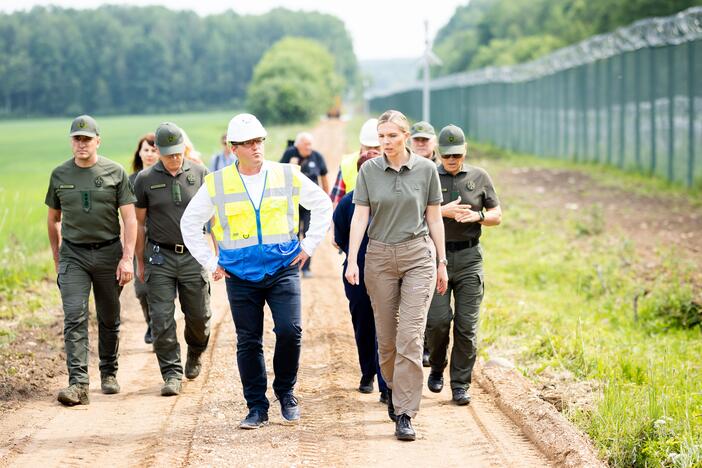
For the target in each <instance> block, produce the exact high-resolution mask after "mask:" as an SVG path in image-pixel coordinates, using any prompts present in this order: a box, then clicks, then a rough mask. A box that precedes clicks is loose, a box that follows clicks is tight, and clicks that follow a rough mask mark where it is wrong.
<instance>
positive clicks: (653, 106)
mask: <svg viewBox="0 0 702 468" xmlns="http://www.w3.org/2000/svg"><path fill="white" fill-rule="evenodd" d="M648 50H650V57H651V58H650V60H649V64H648V65H649V66H648V68H649V73H650V75H651V76H650V79H651V93H650V94H651V95H650V101H651V174H655V173H656V166H657V164H656V153H657V151H656V66H655V60H654V54H655V49H654V48H653V47H651V48H649V49H648Z"/></svg>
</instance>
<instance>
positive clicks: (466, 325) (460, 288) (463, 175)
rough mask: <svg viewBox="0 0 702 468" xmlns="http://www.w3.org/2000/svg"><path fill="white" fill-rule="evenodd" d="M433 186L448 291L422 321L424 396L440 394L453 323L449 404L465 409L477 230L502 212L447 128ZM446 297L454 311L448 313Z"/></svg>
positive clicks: (477, 300)
mask: <svg viewBox="0 0 702 468" xmlns="http://www.w3.org/2000/svg"><path fill="white" fill-rule="evenodd" d="M439 154H441V165H439V168H438V170H439V180H440V181H441V192H442V193H443V197H444V201H443V204H442V206H441V216H442V217H443V220H444V232H445V233H446V258H447V260H448V265H447V269H448V278H449V283H448V290H447V294H446V295H444V296H442V295H440V294H437V293H435V294H434V298H433V300H432V302H431V306H430V307H429V313H428V316H427V331H426V336H427V340H426V341H427V344H428V346H429V351H430V355H429V364H430V366H431V372H430V373H429V378H428V381H427V386H428V387H429V390H431V391H432V392H435V393H439V392H441V390H442V389H443V387H444V375H443V374H444V368H445V367H446V364H447V351H448V344H449V331H450V329H451V321H453V350H452V351H451V368H450V373H451V393H452V400H453V402H454V403H455V404H457V405H459V406H463V405H467V404H468V403H470V393H469V389H470V383H471V373H472V372H473V366H474V365H475V358H476V355H477V348H478V337H477V331H478V313H479V312H480V304H481V303H482V301H483V293H484V291H485V287H484V281H483V249H482V247H481V245H480V236H481V234H482V227H483V226H497V225H498V224H500V222H502V209H501V208H500V201H499V200H498V198H497V193H496V192H495V186H494V185H493V183H492V180H491V179H490V176H489V175H488V173H487V172H486V171H485V170H484V169H482V168H479V167H476V166H470V165H468V164H465V159H466V154H467V150H466V138H465V135H464V134H463V130H461V129H460V128H459V127H457V126H455V125H447V126H446V127H444V128H443V129H441V132H439ZM451 293H453V302H454V308H455V310H451Z"/></svg>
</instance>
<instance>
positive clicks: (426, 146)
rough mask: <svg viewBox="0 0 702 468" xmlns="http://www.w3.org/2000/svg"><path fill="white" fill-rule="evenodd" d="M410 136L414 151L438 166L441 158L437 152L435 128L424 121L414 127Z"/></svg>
mask: <svg viewBox="0 0 702 468" xmlns="http://www.w3.org/2000/svg"><path fill="white" fill-rule="evenodd" d="M410 135H411V139H410V145H411V146H412V151H414V152H415V153H417V154H418V155H420V156H422V157H425V158H428V159H431V160H432V161H434V162H435V163H437V164H438V163H439V158H438V154H437V151H436V131H435V130H434V127H433V126H432V125H431V124H430V123H429V122H425V121H423V120H422V121H420V122H417V123H415V124H414V125H412V128H410Z"/></svg>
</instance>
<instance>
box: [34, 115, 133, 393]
mask: <svg viewBox="0 0 702 468" xmlns="http://www.w3.org/2000/svg"><path fill="white" fill-rule="evenodd" d="M70 136H71V145H72V151H73V158H72V159H69V160H68V161H66V162H64V163H63V164H61V165H60V166H58V167H57V168H56V169H54V170H53V172H52V173H51V179H50V182H49V189H48V191H47V193H46V200H45V203H46V205H47V206H48V207H49V214H48V219H47V224H48V231H49V243H50V244H51V251H52V253H53V257H54V266H55V268H56V273H57V275H58V278H57V283H58V286H59V289H60V291H61V301H62V303H63V314H64V328H63V337H64V342H65V347H66V364H67V366H68V384H69V386H68V388H65V389H63V390H61V391H60V392H59V394H58V401H60V402H61V403H62V404H64V405H67V406H73V405H79V404H80V405H87V404H88V403H89V402H90V398H89V395H88V299H89V296H90V288H91V286H92V288H93V296H94V298H95V308H96V311H97V320H98V343H99V344H98V354H99V356H100V376H101V387H102V392H103V393H106V394H113V393H119V390H120V387H119V384H118V383H117V378H116V376H117V358H118V355H119V325H120V303H119V295H120V293H121V291H122V286H124V285H125V284H126V283H128V282H129V281H131V280H132V278H133V266H132V261H133V258H134V242H135V239H136V219H135V215H134V202H135V201H136V198H135V197H134V193H133V192H132V189H131V186H130V184H129V181H128V178H127V173H126V172H125V170H124V168H123V167H122V166H120V165H119V164H117V163H115V162H113V161H110V160H109V159H107V158H104V157H103V156H99V155H98V153H97V150H98V148H99V147H100V132H99V129H98V126H97V123H96V122H95V120H94V119H93V118H92V117H90V116H88V115H81V116H80V117H77V118H76V119H75V120H73V123H72V124H71V130H70ZM120 214H121V215H122V221H123V223H124V245H122V243H121V242H120V223H119V215H120Z"/></svg>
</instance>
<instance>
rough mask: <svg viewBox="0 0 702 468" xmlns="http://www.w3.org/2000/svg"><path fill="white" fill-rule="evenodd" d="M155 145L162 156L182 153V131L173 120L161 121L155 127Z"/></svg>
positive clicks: (183, 149)
mask: <svg viewBox="0 0 702 468" xmlns="http://www.w3.org/2000/svg"><path fill="white" fill-rule="evenodd" d="M156 147H157V148H158V152H159V153H161V155H163V156H168V155H169V154H176V153H184V152H185V142H184V141H183V132H182V131H181V130H180V128H178V126H177V125H176V124H174V123H173V122H163V123H162V124H161V125H159V126H158V128H157V129H156Z"/></svg>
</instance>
